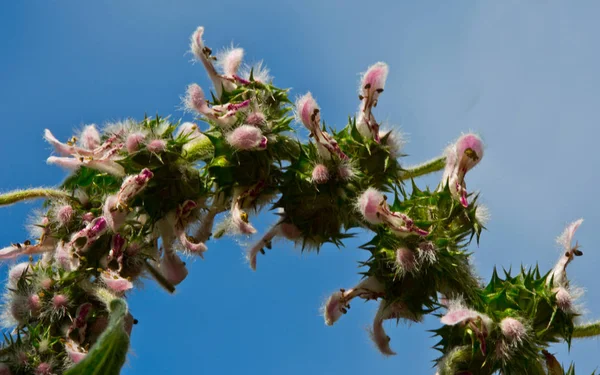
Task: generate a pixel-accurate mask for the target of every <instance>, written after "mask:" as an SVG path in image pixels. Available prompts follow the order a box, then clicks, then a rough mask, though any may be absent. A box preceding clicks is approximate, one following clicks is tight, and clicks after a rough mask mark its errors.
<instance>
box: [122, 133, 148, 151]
mask: <svg viewBox="0 0 600 375" xmlns="http://www.w3.org/2000/svg"><path fill="white" fill-rule="evenodd" d="M145 139H146V136H145V135H144V133H140V132H136V133H131V134H129V135H128V136H127V139H126V140H125V148H126V149H127V152H129V153H130V154H133V153H134V152H136V151H138V150H139V149H140V147H141V145H142V143H144V140H145Z"/></svg>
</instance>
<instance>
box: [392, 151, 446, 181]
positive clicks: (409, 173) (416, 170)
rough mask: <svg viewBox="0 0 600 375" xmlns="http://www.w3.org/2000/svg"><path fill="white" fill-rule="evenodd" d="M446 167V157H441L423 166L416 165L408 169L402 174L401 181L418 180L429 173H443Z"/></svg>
mask: <svg viewBox="0 0 600 375" xmlns="http://www.w3.org/2000/svg"><path fill="white" fill-rule="evenodd" d="M445 166H446V157H445V156H439V157H437V158H435V159H432V160H429V161H426V162H425V163H423V164H419V165H415V166H413V167H410V168H407V169H405V170H403V171H402V172H400V179H401V180H408V179H409V178H417V177H421V176H424V175H426V174H429V173H433V172H437V171H441V170H442V169H444V167H445Z"/></svg>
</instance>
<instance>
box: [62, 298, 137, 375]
mask: <svg viewBox="0 0 600 375" xmlns="http://www.w3.org/2000/svg"><path fill="white" fill-rule="evenodd" d="M110 310H111V313H110V320H109V323H108V327H107V328H106V330H105V331H104V332H103V333H102V335H101V336H100V338H99V339H98V341H97V342H96V344H94V346H93V347H92V349H91V350H90V351H89V353H88V355H87V356H86V357H85V358H84V359H83V360H82V361H81V362H79V363H77V364H76V365H75V366H73V367H71V368H70V369H68V370H67V371H66V372H65V375H118V374H119V373H120V372H121V367H122V366H123V364H124V363H125V359H126V357H127V350H128V349H129V335H128V334H127V332H125V326H124V324H125V317H126V316H127V304H126V303H125V301H124V300H122V299H114V300H112V302H111V303H110Z"/></svg>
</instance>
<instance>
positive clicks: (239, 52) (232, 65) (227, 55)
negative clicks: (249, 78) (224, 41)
mask: <svg viewBox="0 0 600 375" xmlns="http://www.w3.org/2000/svg"><path fill="white" fill-rule="evenodd" d="M243 59H244V50H243V49H242V48H231V49H228V50H226V51H224V52H223V53H221V54H220V55H219V56H218V57H217V62H218V63H219V65H220V66H221V68H222V69H223V74H224V75H225V77H227V78H233V77H234V76H236V74H237V72H238V69H239V68H240V65H241V64H242V60H243Z"/></svg>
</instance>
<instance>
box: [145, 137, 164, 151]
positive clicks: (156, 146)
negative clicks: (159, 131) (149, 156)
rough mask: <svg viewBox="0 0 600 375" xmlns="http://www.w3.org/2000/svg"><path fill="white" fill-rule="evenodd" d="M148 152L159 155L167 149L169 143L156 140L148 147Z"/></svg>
mask: <svg viewBox="0 0 600 375" xmlns="http://www.w3.org/2000/svg"><path fill="white" fill-rule="evenodd" d="M146 148H147V149H148V151H150V152H152V153H155V154H159V153H161V152H163V151H165V150H166V149H167V141H165V140H164V139H155V140H153V141H151V142H150V143H148V144H147V145H146Z"/></svg>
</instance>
